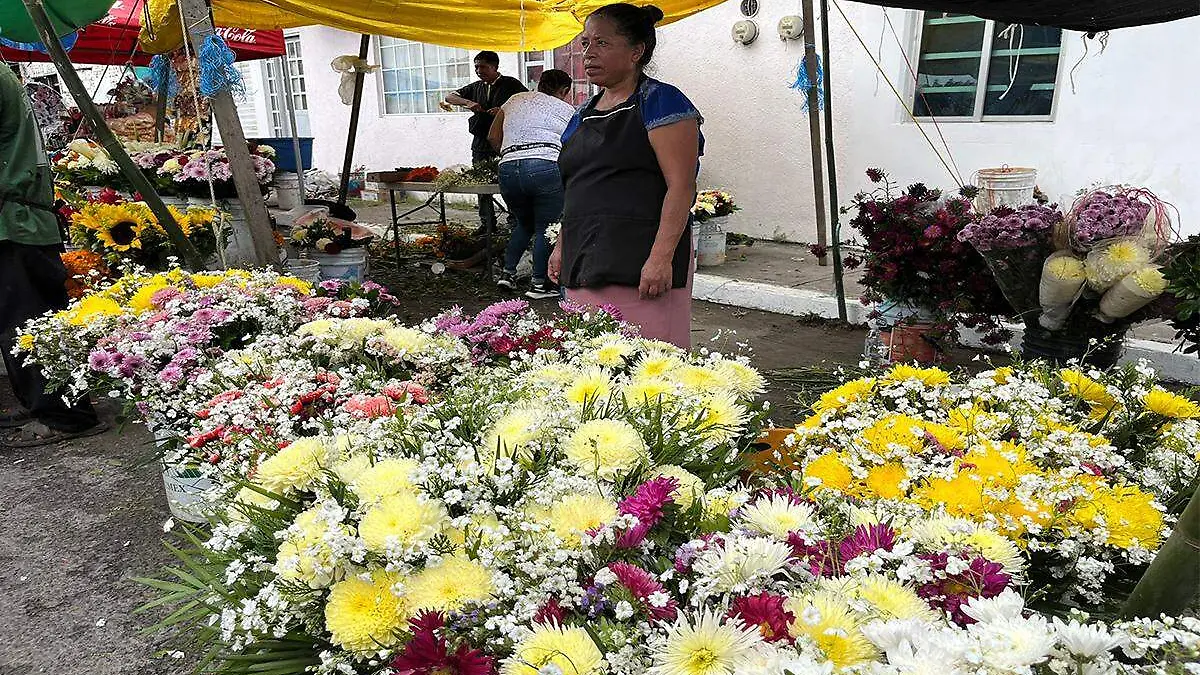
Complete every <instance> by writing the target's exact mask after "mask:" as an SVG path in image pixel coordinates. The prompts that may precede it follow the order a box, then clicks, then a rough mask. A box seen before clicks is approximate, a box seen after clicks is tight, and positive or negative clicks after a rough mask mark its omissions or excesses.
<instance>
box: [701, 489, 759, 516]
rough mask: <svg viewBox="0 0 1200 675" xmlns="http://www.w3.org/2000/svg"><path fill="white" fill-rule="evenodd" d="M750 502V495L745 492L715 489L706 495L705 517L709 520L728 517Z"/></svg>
mask: <svg viewBox="0 0 1200 675" xmlns="http://www.w3.org/2000/svg"><path fill="white" fill-rule="evenodd" d="M749 500H750V493H748V492H746V491H745V490H729V489H726V488H714V489H712V490H709V491H708V492H707V493H706V494H705V495H704V515H705V517H707V518H715V517H720V516H725V517H728V516H729V514H730V513H732V512H733V510H734V509H736V508H739V507H740V506H742V505H743V504H745V503H746V502H747V501H749Z"/></svg>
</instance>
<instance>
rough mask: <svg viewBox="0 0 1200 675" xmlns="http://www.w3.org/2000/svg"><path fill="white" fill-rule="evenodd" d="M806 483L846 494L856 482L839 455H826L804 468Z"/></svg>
mask: <svg viewBox="0 0 1200 675" xmlns="http://www.w3.org/2000/svg"><path fill="white" fill-rule="evenodd" d="M803 473H804V482H805V483H806V484H808V485H814V486H819V487H822V488H827V489H830V490H838V491H839V492H845V491H846V489H847V488H849V487H850V484H851V483H852V482H853V481H854V475H853V474H852V473H850V469H849V468H848V467H847V466H846V463H845V461H844V460H843V459H842V457H841V456H840V455H838V454H837V453H833V452H830V453H826V454H824V455H821V456H820V457H818V458H816V459H814V460H813V461H811V462H809V463H808V464H807V465H806V466H805V467H804V472H803Z"/></svg>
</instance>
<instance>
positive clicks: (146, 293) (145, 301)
mask: <svg viewBox="0 0 1200 675" xmlns="http://www.w3.org/2000/svg"><path fill="white" fill-rule="evenodd" d="M166 287H167V286H166V285H165V284H164V285H161V286H160V285H157V284H155V285H147V286H142V287H141V288H139V289H138V290H137V293H134V294H133V296H132V297H131V298H129V303H128V304H129V308H130V309H132V310H133V311H135V312H137V313H138V314H141V313H143V312H148V311H150V310H151V309H153V308H154V304H153V303H152V300H153V299H154V294H155V293H158V292H159V291H161V290H162V289H164V288H166Z"/></svg>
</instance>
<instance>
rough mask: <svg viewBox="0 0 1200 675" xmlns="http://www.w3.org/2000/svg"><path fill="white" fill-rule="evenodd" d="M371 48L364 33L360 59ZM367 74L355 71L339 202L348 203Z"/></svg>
mask: <svg viewBox="0 0 1200 675" xmlns="http://www.w3.org/2000/svg"><path fill="white" fill-rule="evenodd" d="M370 49H371V36H370V35H363V36H362V40H361V41H360V42H359V43H358V60H359V61H365V60H366V59H367V54H368V53H369V52H370ZM366 76H367V74H366V73H364V72H363V71H362V70H358V69H356V70H355V73H354V100H353V101H352V102H351V103H350V130H349V131H348V132H347V133H346V161H345V162H343V163H342V184H341V186H340V187H339V188H338V204H341V205H342V206H345V205H346V194H347V193H348V192H349V191H350V171H351V170H352V169H353V168H354V166H353V165H354V140H355V137H357V136H358V114H359V112H361V110H362V92H363V80H364V79H366Z"/></svg>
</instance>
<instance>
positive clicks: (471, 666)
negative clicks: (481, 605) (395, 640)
mask: <svg viewBox="0 0 1200 675" xmlns="http://www.w3.org/2000/svg"><path fill="white" fill-rule="evenodd" d="M444 624H445V622H444V621H443V620H442V617H441V615H440V614H437V613H435V612H425V613H424V614H421V615H420V616H418V617H417V618H415V619H413V620H412V621H411V622H410V627H411V628H412V631H413V637H412V639H411V640H409V641H408V644H406V645H404V651H403V652H401V653H400V654H399V655H397V656H396V658H395V659H393V660H392V668H394V669H395V670H397V671H399V672H401V673H407V674H408V675H492V674H493V673H495V672H496V668H495V662H494V661H493V660H492V657H490V656H486V655H485V654H484V653H483V652H481V651H479V650H477V649H472V648H471V646H470V645H469V644H467V643H466V642H465V641H464V642H462V643H460V644H459V645H458V649H456V650H454V651H453V652H451V651H450V646H449V644H447V642H446V639H445V638H442V637H438V635H437V631H438V630H440V629H441V628H442V626H443V625H444Z"/></svg>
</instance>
